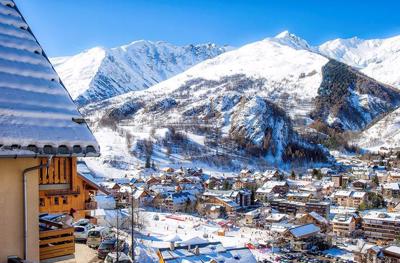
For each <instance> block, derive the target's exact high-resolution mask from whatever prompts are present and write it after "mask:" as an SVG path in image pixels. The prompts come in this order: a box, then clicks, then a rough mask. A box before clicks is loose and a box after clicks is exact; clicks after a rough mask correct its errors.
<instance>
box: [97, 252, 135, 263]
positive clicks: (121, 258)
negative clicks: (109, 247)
mask: <svg viewBox="0 0 400 263" xmlns="http://www.w3.org/2000/svg"><path fill="white" fill-rule="evenodd" d="M104 262H105V263H117V262H118V263H132V259H131V258H130V257H129V256H127V255H126V254H125V253H124V252H119V253H118V261H117V252H111V253H108V255H107V257H106V259H105V260H104Z"/></svg>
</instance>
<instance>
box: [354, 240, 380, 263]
mask: <svg viewBox="0 0 400 263" xmlns="http://www.w3.org/2000/svg"><path fill="white" fill-rule="evenodd" d="M381 251H382V248H381V247H379V246H377V245H375V244H371V243H366V242H361V244H357V247H356V250H355V251H353V253H354V261H355V262H365V263H378V262H380V260H379V259H380V258H381V255H382V253H381Z"/></svg>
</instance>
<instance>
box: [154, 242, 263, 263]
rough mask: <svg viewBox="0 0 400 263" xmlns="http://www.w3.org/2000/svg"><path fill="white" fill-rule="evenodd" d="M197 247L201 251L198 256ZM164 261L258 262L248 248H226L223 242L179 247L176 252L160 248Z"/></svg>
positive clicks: (201, 262)
mask: <svg viewBox="0 0 400 263" xmlns="http://www.w3.org/2000/svg"><path fill="white" fill-rule="evenodd" d="M196 247H197V249H198V251H199V253H198V254H196V252H195V251H196ZM159 252H160V254H161V256H162V258H163V261H164V262H166V263H168V262H173V263H192V262H193V263H203V262H214V261H216V262H224V263H256V262H257V260H256V259H255V257H254V256H253V254H252V252H251V251H250V250H249V249H248V248H229V249H227V248H225V247H224V246H223V245H222V244H221V242H207V243H204V244H198V245H196V246H192V247H188V246H187V245H186V246H177V247H175V249H174V250H171V249H170V248H160V249H159Z"/></svg>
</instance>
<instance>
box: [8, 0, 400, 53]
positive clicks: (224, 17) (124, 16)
mask: <svg viewBox="0 0 400 263" xmlns="http://www.w3.org/2000/svg"><path fill="white" fill-rule="evenodd" d="M15 1H16V3H17V5H18V7H19V9H20V10H21V11H22V13H23V14H24V16H25V18H26V19H27V21H28V23H29V24H30V26H31V28H32V30H33V32H34V33H35V35H36V36H37V38H38V39H39V41H40V42H41V44H42V46H43V47H44V49H45V50H46V52H47V54H48V55H49V56H61V55H71V54H75V53H78V52H80V51H83V50H85V49H88V48H91V47H94V46H105V47H114V46H118V45H122V44H127V43H129V42H132V41H134V40H139V39H147V40H153V41H156V40H163V41H168V42H171V43H173V44H178V45H181V44H190V43H205V42H213V43H217V44H221V45H222V44H229V45H232V46H240V45H243V44H246V43H249V42H253V41H257V40H260V39H263V38H265V37H269V36H274V35H276V34H278V33H279V32H281V31H283V30H289V31H290V32H292V33H295V34H296V35H298V36H300V37H302V38H304V39H306V40H307V41H309V42H310V43H311V44H319V43H322V42H324V41H326V40H329V39H333V38H338V37H342V38H348V37H353V36H358V37H360V38H381V37H389V36H394V35H397V34H400V17H399V15H398V10H399V8H400V1H368V0H364V1H361V0H360V1H357V0H346V1H342V0H334V1H321V0H319V1H317V0H303V1H301V0H292V1H290V0H279V1H278V0H264V1H261V0H241V1H239V0H197V1H191V0H185V1H184V0H79V1H78V0H74V1H73V0H15Z"/></svg>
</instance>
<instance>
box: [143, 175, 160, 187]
mask: <svg viewBox="0 0 400 263" xmlns="http://www.w3.org/2000/svg"><path fill="white" fill-rule="evenodd" d="M160 183H161V179H160V178H159V177H154V176H151V177H150V178H149V179H147V180H146V185H147V187H151V186H152V185H155V184H160Z"/></svg>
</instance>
